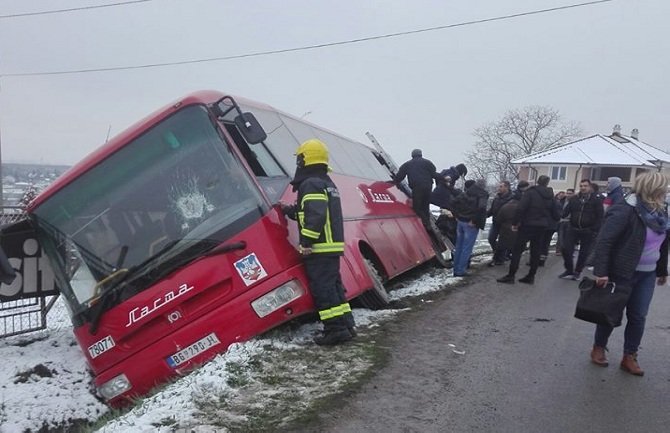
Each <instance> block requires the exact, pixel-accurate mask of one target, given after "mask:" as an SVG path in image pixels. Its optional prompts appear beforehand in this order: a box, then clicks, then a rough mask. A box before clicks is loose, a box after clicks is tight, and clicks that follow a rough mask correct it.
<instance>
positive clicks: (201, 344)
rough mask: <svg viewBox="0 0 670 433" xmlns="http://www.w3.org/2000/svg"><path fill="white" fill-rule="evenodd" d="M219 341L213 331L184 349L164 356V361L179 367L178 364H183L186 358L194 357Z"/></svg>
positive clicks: (171, 365)
mask: <svg viewBox="0 0 670 433" xmlns="http://www.w3.org/2000/svg"><path fill="white" fill-rule="evenodd" d="M220 343H221V342H220V341H219V339H218V338H217V337H216V334H215V333H213V332H212V333H211V334H209V335H207V336H205V337H204V338H201V339H200V340H198V341H196V342H195V343H193V344H191V345H190V346H188V347H187V348H185V349H182V350H180V351H179V352H177V353H175V354H174V355H170V356H168V357H167V358H166V361H167V363H168V365H169V366H170V367H172V368H176V367H179V366H180V365H182V364H184V363H185V362H187V361H188V360H190V359H192V358H194V357H196V356H197V355H199V354H201V353H202V352H204V351H205V350H207V349H209V348H210V347H214V346H216V345H217V344H220Z"/></svg>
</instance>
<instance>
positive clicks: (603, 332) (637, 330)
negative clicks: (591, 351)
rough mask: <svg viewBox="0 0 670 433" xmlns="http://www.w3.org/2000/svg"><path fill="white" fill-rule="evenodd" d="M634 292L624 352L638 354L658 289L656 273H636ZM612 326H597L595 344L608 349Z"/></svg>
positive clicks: (627, 314) (627, 308)
mask: <svg viewBox="0 0 670 433" xmlns="http://www.w3.org/2000/svg"><path fill="white" fill-rule="evenodd" d="M632 283H633V291H632V292H631V295H630V298H629V299H628V303H627V304H626V330H625V331H624V340H623V352H624V353H628V354H631V353H637V349H638V348H639V347H640V342H641V341H642V334H644V324H645V321H646V320H647V313H648V312H649V304H651V298H652V297H653V296H654V288H655V287H656V271H650V272H640V271H635V274H634V275H633V281H632ZM612 330H614V328H612V327H611V326H604V325H597V326H596V335H595V339H594V344H595V345H596V346H599V347H607V340H608V339H609V336H610V334H612Z"/></svg>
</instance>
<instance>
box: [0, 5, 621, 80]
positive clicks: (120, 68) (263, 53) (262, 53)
mask: <svg viewBox="0 0 670 433" xmlns="http://www.w3.org/2000/svg"><path fill="white" fill-rule="evenodd" d="M145 1H146V0H145ZM613 1H615V0H597V1H589V2H584V3H576V4H571V5H565V6H557V7H553V8H548V9H538V10H533V11H527V12H520V13H516V14H509V15H501V16H497V17H493V18H483V19H479V20H472V21H464V22H460V23H454V24H446V25H442V26H436V27H427V28H423V29H417V30H408V31H404V32H396V33H387V34H383V35H376V36H368V37H364V38H357V39H347V40H343V41H336V42H327V43H323V44H315V45H305V46H301V47H293V48H284V49H278V50H269V51H257V52H253V53H246V54H236V55H231V56H222V57H211V58H205V59H193V60H181V61H174V62H165V63H148V64H143V65H130V66H112V67H107V68H91V69H70V70H62V71H42V72H17V73H10V74H0V77H29V76H44V75H67V74H84V73H90V72H106V71H124V70H131V69H147V68H161V67H166V66H177V65H188V64H194V63H207V62H219V61H225V60H235V59H244V58H248V57H261V56H268V55H273V54H282V53H290V52H295V51H306V50H314V49H319V48H326V47H333V46H337V45H348V44H355V43H360V42H367V41H373V40H377V39H385V38H394V37H399V36H406V35H412V34H417V33H425V32H432V31H437V30H445V29H451V28H455V27H465V26H470V25H475V24H483V23H489V22H493V21H503V20H508V19H512V18H519V17H524V16H529V15H539V14H544V13H549V12H556V11H561V10H565V9H573V8H579V7H584V6H591V5H596V4H601V3H610V2H613Z"/></svg>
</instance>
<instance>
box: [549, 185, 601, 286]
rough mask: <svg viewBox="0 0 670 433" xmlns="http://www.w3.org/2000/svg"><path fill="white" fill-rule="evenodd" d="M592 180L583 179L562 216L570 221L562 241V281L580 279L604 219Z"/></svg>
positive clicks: (560, 276)
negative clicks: (575, 253) (576, 245)
mask: <svg viewBox="0 0 670 433" xmlns="http://www.w3.org/2000/svg"><path fill="white" fill-rule="evenodd" d="M592 191H593V190H592V188H591V181H590V180H588V179H582V181H581V182H580V183H579V194H577V195H575V196H573V197H572V198H571V199H570V200H569V201H568V204H567V205H566V206H565V208H564V209H563V217H564V218H568V217H569V218H570V219H569V224H568V225H567V227H566V230H565V233H564V237H563V239H562V240H561V241H562V248H563V249H562V251H561V254H562V256H563V266H564V267H565V271H564V272H563V273H562V274H560V275H559V276H558V277H559V278H566V279H573V280H579V278H580V277H581V272H582V270H583V269H584V266H585V264H586V259H587V258H588V257H589V254H590V252H591V246H592V245H593V241H594V240H595V236H596V234H597V233H598V230H599V229H600V224H601V223H602V219H603V204H602V201H601V200H600V199H599V198H598V197H596V196H595V194H593V192H592ZM577 242H579V256H578V257H577V264H576V265H575V264H574V260H573V254H574V252H575V244H576V243H577Z"/></svg>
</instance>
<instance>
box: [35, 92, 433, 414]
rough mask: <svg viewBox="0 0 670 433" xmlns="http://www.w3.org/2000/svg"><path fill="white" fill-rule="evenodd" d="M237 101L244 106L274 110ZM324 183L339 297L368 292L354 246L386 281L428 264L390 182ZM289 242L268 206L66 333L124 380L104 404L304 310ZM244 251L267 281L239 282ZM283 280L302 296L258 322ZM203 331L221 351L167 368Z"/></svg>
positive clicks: (293, 238) (107, 374)
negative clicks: (333, 217)
mask: <svg viewBox="0 0 670 433" xmlns="http://www.w3.org/2000/svg"><path fill="white" fill-rule="evenodd" d="M222 96H223V94H222V93H219V92H213V91H203V92H198V93H195V94H193V95H190V96H188V97H186V98H184V99H182V100H181V101H179V102H177V103H175V104H172V105H170V106H168V107H166V108H164V109H162V110H159V111H157V112H156V113H154V114H152V115H150V116H148V117H147V118H145V119H144V120H142V121H140V122H138V123H137V124H135V125H133V126H132V127H130V128H128V129H127V130H126V131H124V132H123V133H121V134H120V135H118V136H117V137H115V138H114V139H112V140H110V141H109V142H108V143H107V144H105V145H104V146H102V147H101V148H99V149H98V150H96V151H95V152H93V153H92V154H91V155H89V156H88V157H86V158H85V159H84V160H82V161H81V162H80V163H79V164H77V165H75V166H74V167H73V168H71V169H70V170H69V171H68V172H66V173H65V174H64V175H63V176H61V177H60V178H59V179H58V180H57V181H56V182H54V183H53V184H52V185H51V186H50V187H49V188H47V189H46V190H45V191H44V192H42V194H40V195H39V196H38V197H37V198H36V200H35V201H34V202H33V203H32V205H31V209H33V208H35V207H38V206H39V205H40V204H41V203H43V202H45V201H46V200H48V199H49V197H50V196H51V195H52V194H53V193H55V192H57V191H59V190H60V189H61V188H63V187H64V186H65V185H67V184H69V183H70V182H72V181H73V180H75V179H76V178H77V177H78V176H80V175H81V174H83V173H85V172H86V171H88V170H89V169H91V168H92V167H94V166H95V165H96V164H98V163H99V162H100V161H102V160H103V159H105V158H106V157H107V156H109V155H110V154H112V153H114V152H115V151H117V150H119V149H121V148H122V147H123V146H124V145H125V144H126V143H128V142H129V141H131V140H134V139H135V138H137V137H139V136H140V135H141V134H142V133H143V132H144V131H146V130H147V129H148V128H151V127H152V126H154V125H155V124H156V123H158V122H160V121H161V120H163V119H165V118H166V117H167V116H169V115H171V114H172V113H173V112H174V111H175V110H178V109H180V108H183V107H184V106H187V105H191V104H212V103H214V102H216V101H217V100H219V99H220V98H221V97H222ZM241 101H243V102H244V103H245V104H246V105H247V106H252V107H254V106H255V107H262V108H263V109H269V110H273V109H272V108H271V107H268V106H265V105H260V104H257V103H253V102H250V101H246V100H241ZM273 111H276V110H273ZM224 134H225V131H224ZM226 136H227V135H226ZM227 138H228V139H230V137H229V136H227ZM247 168H248V167H247ZM332 178H333V180H334V182H335V184H336V185H337V187H338V189H339V191H340V196H341V201H342V207H343V213H344V220H345V222H344V228H345V255H344V257H343V258H342V261H341V273H342V280H343V284H344V286H345V288H346V296H347V298H348V299H352V298H355V297H356V296H359V295H360V294H361V293H363V292H364V291H366V290H368V289H370V288H371V287H372V286H373V282H372V280H371V279H370V277H369V275H368V273H367V270H366V267H365V264H364V263H363V258H362V255H361V244H365V245H366V247H368V248H369V249H370V250H371V251H374V253H375V255H376V258H377V259H378V262H379V264H380V265H381V266H382V267H383V271H384V273H385V274H386V276H387V277H388V278H392V277H394V276H396V275H399V274H401V273H403V272H405V271H407V270H409V269H411V268H413V267H415V266H417V265H418V264H420V263H423V262H426V261H427V260H430V259H431V258H432V257H434V254H435V253H434V251H433V249H432V246H431V241H430V239H429V237H428V235H427V233H426V232H425V230H424V228H423V226H422V224H421V222H420V220H419V218H418V217H417V216H416V214H415V213H414V212H413V211H412V208H411V206H410V201H409V199H408V198H407V197H406V196H405V195H404V194H403V193H402V192H401V191H400V190H398V189H397V188H396V187H395V186H394V185H393V184H391V183H387V182H381V181H371V180H367V179H360V178H355V177H350V176H345V175H339V174H332ZM294 200H295V193H294V192H292V191H291V189H290V187H289V188H288V189H287V190H286V191H285V192H284V194H283V196H282V202H285V203H291V202H293V201H294ZM297 239H298V236H297V225H296V223H295V222H293V221H287V220H286V218H285V217H284V216H283V215H281V213H280V211H278V210H277V207H273V208H271V210H270V211H269V212H268V213H267V214H266V215H265V216H264V217H262V218H261V220H259V221H258V222H256V223H255V224H253V225H251V226H250V227H248V228H247V229H245V230H243V231H242V232H240V233H238V234H236V235H235V236H233V237H232V238H231V239H229V240H228V241H227V242H238V241H244V242H246V245H247V246H246V248H245V249H244V250H240V251H233V252H228V253H225V254H220V255H215V256H211V257H201V258H199V259H196V260H195V261H194V262H192V263H190V264H189V265H187V266H185V267H183V268H181V269H178V270H175V271H174V272H173V273H172V274H170V275H169V276H168V277H166V278H164V279H163V280H161V281H159V282H158V283H156V284H154V285H153V286H151V287H149V288H147V289H145V290H143V291H141V292H140V293H138V294H137V295H135V296H133V297H132V298H130V299H128V300H125V301H123V302H121V303H120V304H118V305H116V306H114V307H113V308H111V309H109V310H108V311H106V312H105V313H104V315H103V316H102V318H101V319H100V323H99V327H98V330H97V332H96V333H95V335H93V334H91V333H90V332H89V324H88V323H87V324H84V325H83V326H79V327H77V328H76V329H75V330H74V333H75V336H76V338H77V340H78V342H79V344H80V346H81V347H82V351H83V352H84V354H85V356H86V358H87V362H88V365H89V366H90V368H91V370H92V371H93V373H94V374H95V376H96V379H95V383H96V385H98V386H100V385H102V384H104V383H106V382H107V381H109V380H110V379H112V378H114V377H116V376H118V375H119V374H125V375H126V377H127V378H128V379H129V381H130V383H131V384H132V388H131V389H130V390H129V391H127V392H125V393H124V394H122V395H120V396H118V397H115V398H113V399H112V400H111V401H110V402H109V403H110V404H111V405H113V406H120V405H124V404H126V403H127V402H129V401H130V399H131V398H132V397H134V396H139V395H143V394H146V393H147V392H148V391H149V390H150V389H151V388H152V387H154V386H155V385H156V384H159V383H161V382H164V381H165V380H167V379H168V378H170V377H173V376H175V375H176V374H180V373H182V372H183V371H185V370H188V369H189V368H192V367H193V366H195V365H199V364H202V363H203V362H205V361H207V360H209V359H211V358H213V357H214V356H215V355H216V354H218V353H220V352H222V351H224V350H225V349H227V348H228V347H229V346H230V345H231V344H233V343H236V342H241V341H245V340H248V339H250V338H252V337H254V336H256V335H259V334H261V333H263V332H265V331H267V330H269V329H271V328H273V327H276V326H277V325H279V324H281V323H283V322H286V321H288V320H291V319H292V318H295V317H297V316H299V315H302V314H306V313H309V312H311V311H313V310H314V306H313V302H312V298H311V295H310V294H309V290H308V289H307V287H308V286H307V280H306V276H305V274H304V270H303V268H302V265H301V262H300V256H299V255H298V253H297V251H296V246H297ZM252 253H254V254H255V255H256V257H257V259H258V262H259V263H260V264H261V265H262V267H263V269H264V271H265V274H267V275H266V276H264V277H262V278H259V280H258V281H257V282H255V283H253V284H250V285H247V284H246V283H245V282H244V281H243V279H242V278H241V276H240V274H239V273H238V271H237V270H236V268H235V266H234V263H235V262H237V261H238V260H240V259H242V258H243V257H245V256H247V255H249V254H252ZM291 280H296V281H298V282H299V283H300V285H301V286H302V288H303V289H304V294H303V295H302V296H300V297H299V298H297V299H295V300H294V301H292V302H290V303H289V304H288V305H286V306H284V307H281V308H279V309H278V310H276V311H274V312H272V313H270V314H269V315H267V316H265V317H263V318H260V317H258V315H257V314H256V313H255V311H254V310H253V309H252V307H251V302H252V301H254V300H255V299H257V298H259V297H261V296H263V295H264V294H266V293H268V292H270V291H272V290H273V289H275V288H277V287H279V286H281V285H282V284H284V283H287V282H288V281H291ZM211 333H215V334H216V336H217V338H218V340H219V341H220V344H217V345H215V346H214V347H211V348H210V349H208V350H206V351H204V352H203V353H200V354H199V355H196V356H195V357H194V358H192V359H190V360H189V361H187V362H185V363H184V364H183V365H180V366H179V367H178V368H172V367H171V366H170V365H169V364H168V362H167V358H168V357H170V356H171V355H173V354H175V353H177V352H179V351H180V350H182V349H183V348H185V347H188V346H189V345H191V344H193V343H195V342H196V341H198V340H200V339H202V338H203V337H205V336H207V335H209V334H211ZM108 337H111V339H113V341H114V347H113V348H112V349H111V350H106V351H104V352H103V353H101V354H99V355H97V356H96V357H95V358H91V354H90V353H89V350H88V348H89V347H90V346H92V345H94V344H95V343H97V342H100V341H101V340H102V339H105V338H108Z"/></svg>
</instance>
